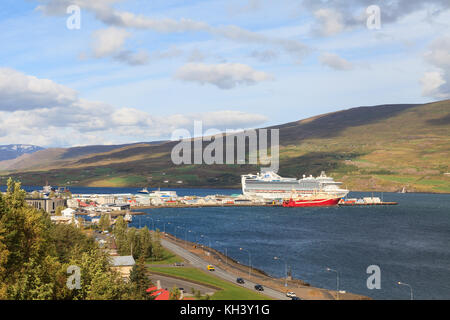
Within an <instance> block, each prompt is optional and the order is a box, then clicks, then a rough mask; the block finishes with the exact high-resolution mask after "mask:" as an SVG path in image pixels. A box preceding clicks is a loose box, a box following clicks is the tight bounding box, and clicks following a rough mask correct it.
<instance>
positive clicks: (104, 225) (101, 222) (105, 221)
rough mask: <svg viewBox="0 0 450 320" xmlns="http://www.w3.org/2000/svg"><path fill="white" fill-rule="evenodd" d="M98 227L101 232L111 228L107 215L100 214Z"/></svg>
mask: <svg viewBox="0 0 450 320" xmlns="http://www.w3.org/2000/svg"><path fill="white" fill-rule="evenodd" d="M98 226H99V227H100V229H102V231H105V230H107V229H108V228H109V227H110V226H111V217H110V216H109V214H102V216H101V217H100V220H99V222H98Z"/></svg>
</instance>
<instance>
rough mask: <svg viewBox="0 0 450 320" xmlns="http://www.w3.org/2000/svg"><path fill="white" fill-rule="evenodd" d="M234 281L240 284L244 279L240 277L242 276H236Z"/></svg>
mask: <svg viewBox="0 0 450 320" xmlns="http://www.w3.org/2000/svg"><path fill="white" fill-rule="evenodd" d="M236 282H237V283H241V284H243V283H245V281H244V279H242V278H237V279H236Z"/></svg>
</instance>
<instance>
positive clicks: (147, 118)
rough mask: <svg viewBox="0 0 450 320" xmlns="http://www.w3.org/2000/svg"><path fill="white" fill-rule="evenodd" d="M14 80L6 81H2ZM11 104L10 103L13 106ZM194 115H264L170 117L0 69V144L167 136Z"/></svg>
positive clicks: (221, 123)
mask: <svg viewBox="0 0 450 320" xmlns="http://www.w3.org/2000/svg"><path fill="white" fill-rule="evenodd" d="M9 76H11V77H10V78H11V79H13V81H10V82H9V85H8V86H5V83H6V82H7V81H6V80H7V79H9V78H7V77H9ZM11 106H13V107H11ZM194 120H200V121H203V122H204V128H205V129H206V128H208V127H209V128H219V129H221V128H223V129H235V128H242V127H249V126H253V125H258V124H262V123H264V122H265V121H267V118H266V117H265V116H262V115H259V114H252V113H245V112H239V111H232V110H222V111H216V112H206V113H201V114H195V113H187V114H175V115H168V116H159V115H152V114H149V113H148V112H145V111H142V110H139V109H135V108H129V107H123V108H115V107H112V106H111V105H109V104H106V103H103V102H98V101H89V100H85V99H79V98H78V97H77V93H76V92H75V91H74V90H72V89H70V88H67V87H65V86H62V85H59V84H56V83H54V82H53V81H50V80H46V79H38V78H36V77H32V76H27V75H25V74H22V73H20V72H17V71H15V70H12V69H0V144H9V143H29V144H37V145H42V146H73V145H78V144H89V143H97V144H102V143H106V142H108V143H112V142H113V140H114V139H115V140H116V141H117V142H127V141H149V140H152V139H155V138H161V137H162V138H168V137H170V136H171V133H172V131H173V130H175V129H178V128H189V127H191V126H192V125H193V122H194Z"/></svg>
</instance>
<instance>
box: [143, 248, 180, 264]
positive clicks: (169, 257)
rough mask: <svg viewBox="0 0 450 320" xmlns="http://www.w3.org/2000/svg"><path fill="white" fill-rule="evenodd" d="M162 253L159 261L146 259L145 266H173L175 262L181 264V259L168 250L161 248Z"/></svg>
mask: <svg viewBox="0 0 450 320" xmlns="http://www.w3.org/2000/svg"><path fill="white" fill-rule="evenodd" d="M162 251H163V253H162V259H161V260H157V261H154V260H151V259H147V260H146V261H145V262H146V263H147V264H174V263H175V262H183V258H181V257H179V256H177V255H176V254H174V253H172V252H170V251H169V250H166V249H164V248H163V249H162Z"/></svg>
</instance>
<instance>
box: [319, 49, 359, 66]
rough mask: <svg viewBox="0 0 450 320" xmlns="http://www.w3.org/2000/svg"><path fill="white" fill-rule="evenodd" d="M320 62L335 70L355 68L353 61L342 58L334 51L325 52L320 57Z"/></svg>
mask: <svg viewBox="0 0 450 320" xmlns="http://www.w3.org/2000/svg"><path fill="white" fill-rule="evenodd" d="M319 60H320V62H321V63H322V64H323V65H326V66H328V67H330V68H332V69H335V70H350V69H352V68H353V65H352V63H351V62H349V61H347V60H345V59H344V58H341V57H340V56H338V55H337V54H334V53H323V54H322V55H321V56H320V57H319Z"/></svg>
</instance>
